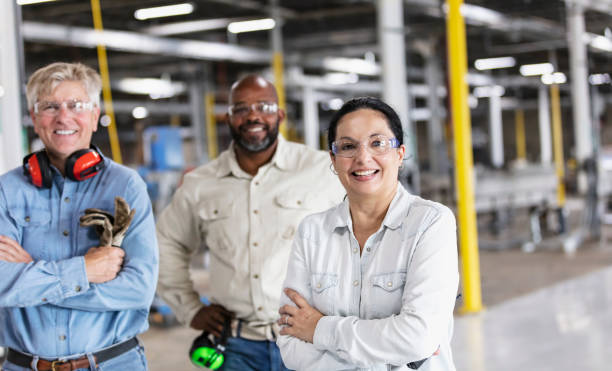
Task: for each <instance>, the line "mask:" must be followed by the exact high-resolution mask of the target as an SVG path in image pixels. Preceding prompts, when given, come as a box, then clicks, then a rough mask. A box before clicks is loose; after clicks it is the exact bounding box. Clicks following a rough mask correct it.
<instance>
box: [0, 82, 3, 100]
mask: <svg viewBox="0 0 612 371" xmlns="http://www.w3.org/2000/svg"><path fill="white" fill-rule="evenodd" d="M3 96H4V88H3V87H2V85H0V98H2V97H3Z"/></svg>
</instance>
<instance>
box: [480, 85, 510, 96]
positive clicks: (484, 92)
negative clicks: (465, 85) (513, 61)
mask: <svg viewBox="0 0 612 371" xmlns="http://www.w3.org/2000/svg"><path fill="white" fill-rule="evenodd" d="M505 93H506V89H504V87H503V86H501V85H493V86H478V87H476V88H474V93H473V94H474V96H475V97H476V98H489V97H501V96H503V95H504V94H505Z"/></svg>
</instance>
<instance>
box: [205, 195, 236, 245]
mask: <svg viewBox="0 0 612 371" xmlns="http://www.w3.org/2000/svg"><path fill="white" fill-rule="evenodd" d="M198 209H199V211H198V216H199V228H200V233H201V234H202V239H203V240H204V241H205V242H206V246H207V247H208V248H209V249H211V250H214V251H217V250H232V249H233V248H232V244H231V242H230V241H231V239H230V238H229V235H230V233H231V231H232V225H231V224H232V220H231V219H232V218H230V217H231V216H232V215H233V213H234V200H233V199H231V198H228V197H224V198H218V199H214V200H206V201H204V202H201V203H200V204H199V205H198ZM233 228H235V226H234V227H233Z"/></svg>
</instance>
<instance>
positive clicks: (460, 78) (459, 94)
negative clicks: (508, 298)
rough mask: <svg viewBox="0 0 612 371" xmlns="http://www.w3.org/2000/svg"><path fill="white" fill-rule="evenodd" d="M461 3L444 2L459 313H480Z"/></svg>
mask: <svg viewBox="0 0 612 371" xmlns="http://www.w3.org/2000/svg"><path fill="white" fill-rule="evenodd" d="M462 3H463V0H447V4H448V14H447V23H446V39H447V44H448V45H447V47H448V56H449V63H448V64H449V75H450V97H451V117H452V120H453V125H454V129H455V130H454V133H455V182H456V189H457V212H458V222H459V248H460V255H461V275H462V279H463V295H464V306H463V307H462V308H461V311H462V312H463V313H475V312H479V311H481V310H482V296H481V288H480V262H479V257H478V232H477V230H476V211H475V208H474V182H473V177H474V170H473V158H472V138H471V131H472V129H471V122H470V111H469V107H468V102H467V97H468V87H467V83H466V80H465V77H466V75H467V50H466V49H467V47H466V40H465V23H464V20H463V16H462V15H461V12H460V10H459V8H460V6H461V4H462Z"/></svg>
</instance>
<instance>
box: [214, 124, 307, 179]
mask: <svg viewBox="0 0 612 371" xmlns="http://www.w3.org/2000/svg"><path fill="white" fill-rule="evenodd" d="M235 145H236V143H235V142H234V141H232V143H231V144H230V146H229V148H228V149H227V150H226V151H224V152H223V153H222V154H221V155H220V156H219V167H218V168H217V173H216V174H217V177H218V178H221V177H224V176H227V175H229V174H233V175H234V176H235V177H238V178H244V177H248V178H251V175H249V174H247V173H246V172H245V171H244V170H242V169H241V168H240V165H239V164H238V159H237V158H236V151H235V150H234V147H235ZM293 157H295V156H291V155H290V153H289V147H288V144H287V141H286V140H285V138H283V136H282V135H280V134H279V136H278V144H277V146H276V151H274V155H273V156H272V158H271V159H270V162H268V163H267V164H265V165H264V166H266V165H274V166H276V167H277V168H279V169H280V170H289V169H292V168H293V167H294V166H292V165H293V164H294V163H295V161H296V159H295V158H293Z"/></svg>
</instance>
